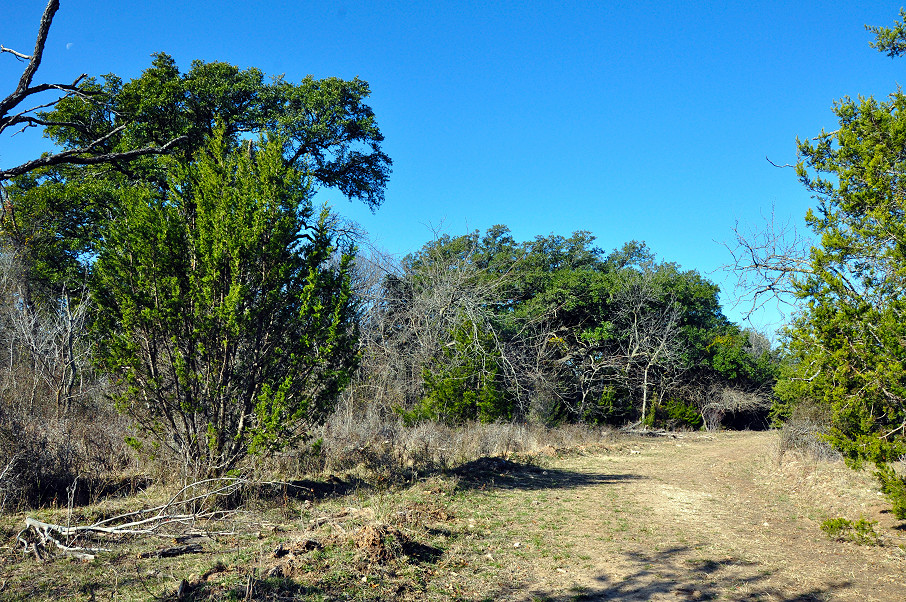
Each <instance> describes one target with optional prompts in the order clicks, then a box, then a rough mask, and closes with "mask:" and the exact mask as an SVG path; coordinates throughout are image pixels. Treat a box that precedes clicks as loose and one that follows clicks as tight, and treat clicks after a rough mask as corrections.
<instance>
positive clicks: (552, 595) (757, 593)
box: [492, 546, 852, 602]
mask: <svg viewBox="0 0 906 602" xmlns="http://www.w3.org/2000/svg"><path fill="white" fill-rule="evenodd" d="M622 560H623V561H624V562H622V563H620V565H621V566H622V567H626V566H628V567H629V571H628V572H625V569H623V572H621V573H620V574H618V575H600V576H598V577H596V578H595V581H596V582H597V585H594V586H591V587H575V588H572V589H570V590H569V591H567V592H550V591H543V590H538V589H533V590H531V591H529V592H527V593H522V592H517V591H509V592H507V591H501V592H498V593H497V594H496V595H494V596H492V598H493V599H507V600H525V601H526V602H527V601H529V600H532V601H535V600H538V601H540V600H545V601H550V602H559V601H563V602H565V601H567V600H570V601H574V600H677V601H683V600H717V599H720V600H735V601H739V602H742V601H755V600H773V601H777V602H812V601H814V602H818V601H822V600H827V599H828V598H829V597H830V596H831V595H832V594H833V592H838V591H841V590H846V589H849V588H851V587H852V583H850V582H848V581H841V582H837V583H829V584H827V585H825V586H824V587H820V588H811V589H800V588H799V587H798V586H796V585H795V584H794V583H793V582H792V580H783V579H782V578H778V576H777V575H776V573H775V572H773V571H770V570H766V569H765V568H764V567H763V566H762V565H760V564H758V563H755V562H748V561H745V560H740V559H737V558H729V557H728V558H717V559H713V558H712V559H707V558H702V557H701V555H700V553H699V552H698V551H697V550H695V549H692V548H689V547H687V546H675V547H673V548H670V549H667V550H662V551H658V552H653V553H647V552H627V553H624V554H623V558H622ZM784 581H786V582H785V583H784ZM778 582H780V583H778Z"/></svg>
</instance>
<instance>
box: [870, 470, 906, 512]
mask: <svg viewBox="0 0 906 602" xmlns="http://www.w3.org/2000/svg"><path fill="white" fill-rule="evenodd" d="M875 477H877V479H878V482H879V483H880V484H881V492H882V493H884V495H886V496H887V499H888V500H890V503H891V505H892V506H893V508H892V509H893V515H894V516H896V517H897V518H898V519H900V520H906V479H904V478H903V477H902V476H901V475H898V474H897V473H896V472H895V471H894V469H893V467H892V466H890V465H889V464H880V465H879V466H878V470H877V471H876V472H875Z"/></svg>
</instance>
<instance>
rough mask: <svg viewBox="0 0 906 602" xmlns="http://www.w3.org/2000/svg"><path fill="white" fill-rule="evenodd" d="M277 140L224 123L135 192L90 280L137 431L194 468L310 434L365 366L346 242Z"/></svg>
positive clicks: (105, 364)
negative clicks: (227, 136)
mask: <svg viewBox="0 0 906 602" xmlns="http://www.w3.org/2000/svg"><path fill="white" fill-rule="evenodd" d="M283 146H284V143H283V141H282V140H280V139H279V138H270V139H268V140H266V141H262V142H261V143H260V145H259V146H258V147H256V146H254V145H251V144H249V145H247V146H246V148H245V149H243V150H239V149H235V148H232V147H231V146H230V144H229V140H224V139H223V137H221V136H219V135H217V136H215V137H214V139H213V140H212V142H211V143H210V145H209V146H208V147H207V148H206V149H205V150H204V151H202V152H200V153H199V154H198V155H197V156H196V159H195V160H194V161H193V162H192V163H189V164H185V163H181V162H176V161H173V162H171V164H170V175H169V180H168V181H169V189H168V191H167V192H166V193H165V194H164V193H161V192H159V191H157V190H155V189H153V188H150V187H148V186H136V187H132V188H128V189H125V190H124V191H123V192H122V198H121V200H120V203H121V210H122V213H121V215H120V217H119V218H117V219H116V220H115V221H113V222H112V223H111V224H110V226H109V228H108V229H107V230H106V231H105V237H104V240H103V244H102V246H101V249H100V255H99V257H98V259H97V264H96V268H95V278H94V280H93V282H92V295H93V298H94V300H95V303H96V305H97V317H96V320H95V333H96V335H97V337H98V341H99V345H98V354H97V359H98V364H99V366H100V367H101V368H102V369H103V370H105V371H106V372H107V373H108V374H109V375H110V377H111V379H112V380H113V381H114V382H115V384H116V385H117V390H118V393H117V395H116V400H117V402H118V404H119V405H120V407H122V408H123V409H124V410H126V411H127V412H129V413H130V414H131V415H132V416H133V417H134V418H135V419H136V420H137V422H138V424H139V426H140V430H141V434H142V435H143V436H144V437H146V438H150V439H151V440H153V441H155V442H157V443H159V444H161V445H162V446H164V447H166V448H169V449H170V450H171V451H173V452H175V453H176V454H178V455H180V456H182V457H183V459H184V461H185V462H186V463H187V464H188V465H189V466H190V467H191V468H193V469H194V470H196V471H199V472H207V473H213V474H222V473H224V472H225V471H227V470H229V469H231V468H232V467H233V466H234V465H235V463H236V462H237V461H238V460H239V459H240V458H241V457H242V456H243V455H245V454H246V453H249V452H251V453H262V452H267V451H270V450H274V449H278V448H280V447H282V446H285V445H287V444H290V443H292V442H293V441H295V440H297V439H300V438H305V437H306V436H307V433H308V430H307V429H308V428H309V427H310V426H311V425H313V424H315V423H316V422H317V421H319V420H321V419H322V418H323V417H324V416H325V415H326V413H327V412H328V411H329V410H330V408H331V406H332V404H333V402H334V401H335V399H336V396H337V394H338V392H339V390H340V389H341V388H342V386H343V385H344V384H345V383H346V382H347V380H348V378H349V373H350V370H351V369H352V367H353V365H354V363H355V357H356V354H355V336H354V329H353V325H352V317H353V306H352V302H351V293H350V289H349V275H348V269H349V262H350V259H351V257H350V255H349V254H347V253H343V254H341V255H337V254H336V253H335V248H334V246H333V241H332V236H331V232H330V227H329V223H328V215H327V213H326V211H324V212H322V213H321V215H320V217H317V216H316V215H315V211H314V209H313V207H312V205H311V201H310V191H309V187H308V183H307V181H306V179H305V178H303V177H302V175H301V174H300V173H299V172H298V171H297V170H295V169H294V168H293V167H291V166H287V165H286V164H285V161H284V158H283V155H282V151H283Z"/></svg>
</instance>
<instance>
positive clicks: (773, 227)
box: [723, 209, 812, 317]
mask: <svg viewBox="0 0 906 602" xmlns="http://www.w3.org/2000/svg"><path fill="white" fill-rule="evenodd" d="M733 235H734V239H735V240H734V241H733V242H732V243H724V246H725V247H726V248H727V250H728V251H729V252H730V255H731V258H732V261H731V262H730V263H729V264H727V265H725V266H723V269H724V270H726V271H730V272H732V273H733V274H734V275H735V276H736V291H737V296H738V300H737V305H741V306H743V308H744V309H745V315H746V317H751V316H752V315H753V314H754V313H755V312H756V311H758V310H759V309H761V308H763V307H765V306H766V305H767V304H769V303H771V302H774V303H776V304H777V307H778V308H783V307H786V308H791V307H794V306H795V294H796V282H797V279H799V278H801V277H802V276H805V275H807V274H809V273H811V264H810V261H809V259H810V258H809V253H810V249H811V247H812V241H811V240H810V239H809V238H808V237H807V236H805V235H804V234H803V233H802V231H801V230H799V229H797V228H796V227H795V226H794V225H793V224H792V223H790V222H789V221H787V222H782V221H780V220H779V219H778V218H777V215H776V213H775V212H774V210H773V209H772V210H771V215H770V216H766V217H765V219H764V226H763V227H751V228H749V229H745V228H743V227H742V226H741V225H740V224H739V223H738V222H737V224H736V226H735V227H734V228H733Z"/></svg>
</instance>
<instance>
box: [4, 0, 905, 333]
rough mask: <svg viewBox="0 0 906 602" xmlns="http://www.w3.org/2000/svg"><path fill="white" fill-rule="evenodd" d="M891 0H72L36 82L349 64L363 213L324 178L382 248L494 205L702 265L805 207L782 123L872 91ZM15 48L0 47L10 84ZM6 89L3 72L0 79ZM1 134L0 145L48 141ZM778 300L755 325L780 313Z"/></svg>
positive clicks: (335, 69) (460, 225) (889, 78)
mask: <svg viewBox="0 0 906 602" xmlns="http://www.w3.org/2000/svg"><path fill="white" fill-rule="evenodd" d="M43 7H44V3H43V2H38V1H24V2H16V3H12V6H7V7H5V8H4V18H3V20H2V23H0V44H2V45H4V46H6V47H9V48H14V49H16V50H19V51H21V52H30V51H31V48H32V46H33V44H34V36H35V32H36V31H37V25H38V21H39V19H40V15H41V12H42V11H43ZM899 7H900V5H899V4H897V3H894V2H886V1H873V2H853V1H850V2H845V1H822V2H817V1H815V2H808V1H803V2H757V1H753V2H713V3H712V2H691V1H686V2H638V1H636V2H603V1H602V2H557V3H554V2H495V3H488V2H353V1H345V0H340V1H334V2H266V3H238V2H237V3H232V4H231V3H225V2H224V3H221V2H201V1H199V2H190V3H185V2H168V1H157V2H153V3H151V2H132V1H128V0H121V1H117V2H112V1H103V0H93V1H87V0H83V1H67V0H62V7H61V9H60V11H59V12H58V14H57V18H56V19H55V21H54V25H53V28H52V30H51V34H50V38H49V41H48V45H47V48H46V51H45V61H44V64H43V65H42V67H41V70H40V71H39V72H38V76H37V78H36V81H50V80H55V81H56V80H59V81H71V80H72V79H74V78H75V77H76V76H77V75H78V74H80V73H82V72H86V73H89V74H90V75H100V74H104V73H109V72H113V73H116V74H117V75H119V76H121V77H123V78H124V79H129V78H132V77H136V76H138V75H139V74H140V73H141V71H142V69H144V68H146V67H147V66H148V65H149V63H150V55H151V53H153V52H158V51H163V52H167V53H169V54H171V55H172V56H173V57H174V58H175V59H176V60H177V62H178V63H179V65H180V67H181V68H183V69H184V70H187V69H188V67H189V64H190V62H191V61H192V60H193V59H202V60H205V61H212V60H222V61H227V62H230V63H233V64H235V65H238V66H240V67H243V68H244V67H252V66H254V67H258V68H260V69H262V70H263V71H265V72H266V73H268V74H283V75H285V77H286V78H287V79H288V80H290V81H298V80H300V79H301V78H302V77H304V76H305V75H307V74H312V75H314V76H316V77H328V76H337V77H342V78H352V77H355V76H358V77H360V78H362V79H364V80H366V81H368V82H369V83H370V85H371V89H372V96H371V98H370V104H371V106H372V107H373V109H374V111H375V113H376V115H377V118H378V122H379V124H380V127H381V130H382V131H383V133H384V135H385V136H386V142H385V145H384V149H385V151H386V152H387V154H389V155H390V157H391V158H392V159H393V161H394V168H393V175H392V176H391V180H390V186H389V188H388V190H387V195H386V202H385V204H384V206H383V207H381V208H380V209H379V210H378V211H377V212H376V213H374V214H371V213H370V212H369V211H368V210H367V209H365V208H364V207H363V206H361V205H357V204H351V203H349V202H347V201H345V200H343V199H342V198H341V196H340V195H339V193H336V192H333V191H325V192H323V193H321V194H320V198H322V199H324V200H328V201H331V202H332V204H333V205H334V206H335V207H336V209H337V210H338V211H339V212H340V213H342V214H344V215H346V216H348V217H350V218H352V219H354V220H356V221H358V222H359V223H360V224H361V225H362V226H363V227H364V228H365V229H366V230H367V231H368V232H369V233H370V234H371V236H372V238H373V240H374V241H375V243H376V244H377V245H378V246H380V247H382V248H384V249H386V250H387V251H389V252H391V253H395V254H404V253H406V252H410V251H413V250H416V249H417V248H418V247H420V246H421V245H422V244H423V243H424V242H425V241H426V240H428V239H430V238H431V236H432V231H433V230H434V229H438V228H440V229H442V230H443V231H444V232H447V233H450V234H460V233H464V232H467V231H469V230H473V229H481V230H483V229H485V228H487V227H489V226H491V225H493V224H506V225H508V226H509V227H510V228H511V229H512V231H513V234H514V236H515V237H516V239H517V240H525V239H529V238H532V237H534V236H535V235H537V234H550V233H557V234H564V235H568V234H570V233H571V232H573V231H574V230H579V229H583V230H589V231H591V232H592V233H594V234H595V235H596V236H597V237H598V243H599V244H600V246H601V247H603V248H605V249H611V248H614V247H618V246H620V245H622V243H623V242H626V241H628V240H632V239H636V240H644V241H645V242H647V243H648V245H649V247H650V248H651V249H652V250H653V251H654V252H655V253H657V254H658V256H659V257H661V258H663V259H666V260H669V261H675V262H677V263H679V264H680V265H682V266H683V267H684V268H687V269H697V270H699V271H700V272H702V273H703V274H705V275H706V276H708V277H709V278H711V279H712V280H714V281H715V282H717V283H719V284H721V286H722V288H723V289H724V291H725V292H724V295H723V299H724V302H725V304H727V305H728V307H727V310H728V315H730V316H731V318H734V319H738V317H739V313H738V312H736V311H733V310H731V309H730V308H729V302H730V301H731V300H732V297H733V290H732V279H731V278H727V276H726V274H724V273H721V272H715V271H714V270H716V269H717V268H718V267H719V266H721V265H723V264H725V263H727V262H728V261H729V254H728V253H727V251H726V250H725V249H724V247H723V246H722V245H721V242H722V241H728V240H730V239H731V238H732V229H733V226H734V224H735V223H736V222H737V221H738V222H739V223H740V224H742V225H743V226H744V227H749V226H756V225H757V224H758V223H759V222H761V221H762V220H763V216H765V215H769V214H770V212H771V210H772V207H774V208H775V211H776V213H777V215H778V216H779V218H780V219H784V220H785V219H792V220H793V221H794V222H796V223H798V224H801V223H802V216H803V215H804V213H805V210H806V208H807V207H809V206H810V204H811V199H810V198H809V195H808V193H807V192H805V191H804V190H803V189H802V188H801V186H800V185H799V184H798V182H797V181H796V178H795V174H794V173H793V171H792V170H790V169H777V168H775V167H772V166H771V165H770V164H769V163H768V162H767V161H766V160H765V156H768V157H770V159H771V160H773V161H774V162H775V163H779V164H783V163H791V162H794V161H795V158H796V156H795V139H796V137H797V136H800V137H811V136H814V135H816V134H818V133H819V132H820V131H821V129H822V128H827V129H829V130H831V129H834V127H835V122H834V119H833V114H832V113H831V106H832V103H833V101H834V100H835V99H838V98H840V97H842V96H845V95H850V96H857V95H859V94H863V95H875V96H883V95H885V94H887V93H889V92H890V91H892V90H894V89H895V88H896V85H897V83H898V81H900V79H901V78H900V74H901V73H903V70H904V68H906V63H904V62H898V61H892V60H891V59H888V58H887V57H885V56H883V55H881V54H879V53H877V52H876V51H874V50H872V49H871V48H870V47H869V46H868V42H869V40H870V39H871V37H870V34H868V32H866V31H865V30H864V25H865V24H866V23H868V24H873V25H890V24H892V23H893V21H894V20H895V19H896V18H897V16H898V11H899ZM21 68H22V66H21V64H19V63H17V62H16V61H15V60H13V59H12V57H11V56H10V55H3V56H0V82H4V84H3V85H4V86H5V87H6V88H5V89H6V90H9V91H11V90H12V87H13V86H14V85H15V84H14V82H15V81H16V80H17V78H18V76H19V74H20V73H21ZM0 92H2V95H4V96H5V94H6V93H8V92H6V91H0ZM46 144H47V142H46V141H44V140H42V139H41V138H40V137H39V136H34V135H32V136H26V135H21V136H16V137H8V136H4V137H3V138H2V139H0V165H4V166H6V165H13V164H17V163H18V162H21V161H23V160H25V159H27V158H29V157H32V156H34V155H35V154H36V153H39V152H40V151H41V150H47V148H48V147H47V146H46ZM776 320H777V317H776V315H775V314H774V313H773V312H769V313H768V314H764V315H761V316H756V318H755V322H756V325H761V326H769V325H770V324H771V323H772V322H774V321H776Z"/></svg>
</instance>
